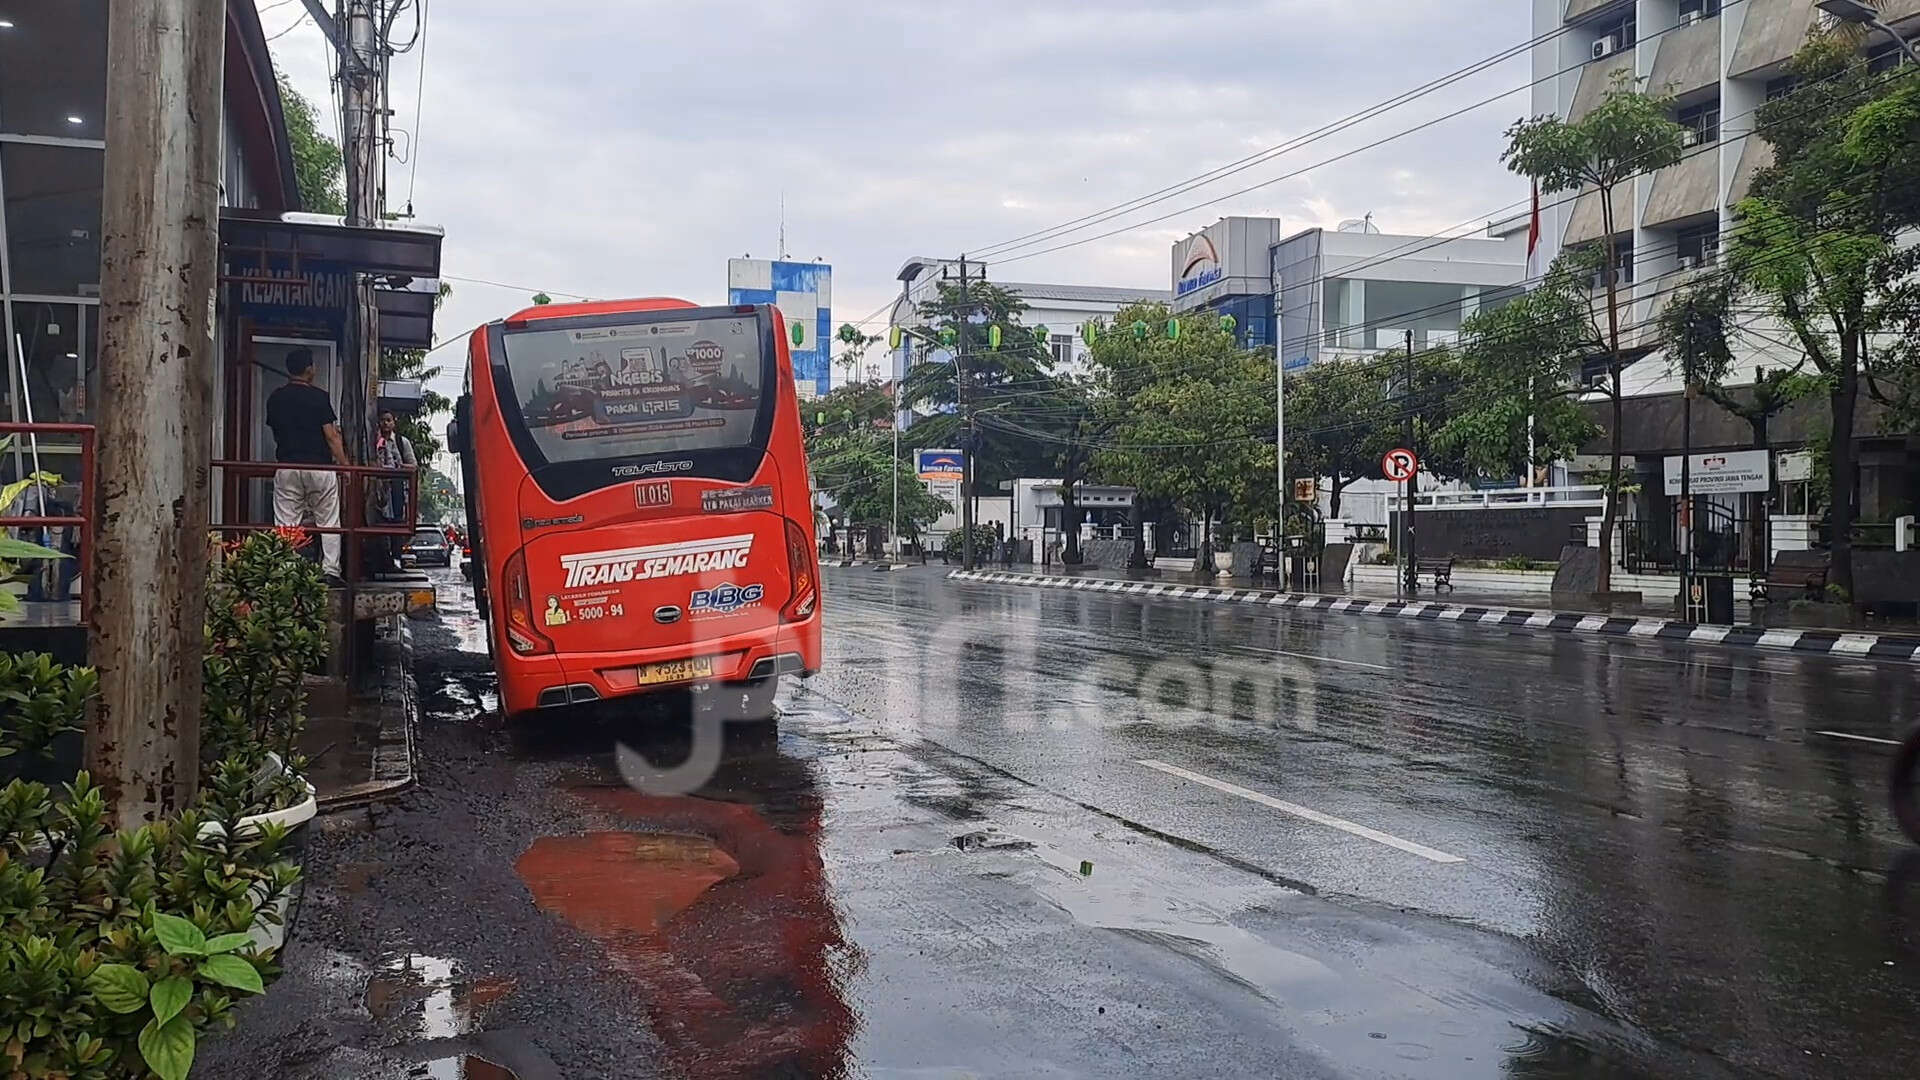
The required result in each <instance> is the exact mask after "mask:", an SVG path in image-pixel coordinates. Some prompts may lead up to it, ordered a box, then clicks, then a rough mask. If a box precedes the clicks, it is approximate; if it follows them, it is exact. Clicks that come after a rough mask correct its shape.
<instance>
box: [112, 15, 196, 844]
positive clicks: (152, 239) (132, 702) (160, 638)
mask: <svg viewBox="0 0 1920 1080" xmlns="http://www.w3.org/2000/svg"><path fill="white" fill-rule="evenodd" d="M107 20H108V32H107V101H108V103H109V107H108V109H107V122H106V135H107V149H106V163H105V168H106V177H105V190H104V192H103V204H102V207H101V232H102V238H101V255H100V402H99V407H98V409H97V413H98V415H99V417H100V425H99V439H100V453H99V466H98V477H97V480H96V490H94V491H90V492H88V493H87V497H88V498H89V499H90V500H91V502H92V505H93V515H94V521H95V537H96V543H95V545H94V549H93V551H91V552H89V553H88V555H89V559H90V563H91V565H89V566H88V568H87V573H88V574H89V575H91V577H90V581H91V583H92V584H91V588H92V590H93V611H92V618H91V624H90V625H89V627H88V638H89V640H88V643H87V647H88V658H89V660H90V661H91V662H92V663H93V665H94V666H95V667H97V668H98V669H99V671H100V698H99V702H98V704H97V706H96V712H95V715H94V718H93V723H91V724H90V725H89V726H88V728H87V738H86V758H87V767H88V769H89V770H90V771H91V772H92V773H93V778H94V780H95V781H96V782H97V783H99V784H100V785H101V787H102V788H103V789H104V792H105V794H106V797H107V805H108V807H109V808H110V813H111V814H112V815H113V822H114V824H115V825H116V826H118V827H121V828H126V827H131V826H135V825H138V824H140V823H141V822H143V821H149V820H152V819H153V818H156V817H159V816H162V815H166V814H170V813H174V812H176V811H178V810H181V809H183V808H185V807H186V806H188V805H190V804H191V803H192V801H193V798H194V794H195V791H196V789H197V788H198V786H199V779H200V698H201V689H202V684H201V670H200V664H201V658H202V656H203V655H204V652H205V648H206V643H205V638H204V633H205V631H204V629H203V627H204V624H205V613H206V599H207V597H206V588H207V563H208V546H209V545H208V539H207V538H208V509H209V507H210V505H211V490H210V486H209V479H208V469H207V459H208V455H209V453H210V452H211V450H212V446H213V439H212V433H213V425H212V420H211V417H212V409H213V372H214V318H215V316H214V290H215V289H216V287H217V286H218V281H219V260H220V237H219V228H220V225H219V222H220V124H219V118H220V73H221V71H222V70H223V65H224V48H225V44H226V4H225V2H224V0H215V2H212V3H207V2H204V0H112V4H111V5H110V6H109V8H108V9H107Z"/></svg>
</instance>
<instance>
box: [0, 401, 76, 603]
mask: <svg viewBox="0 0 1920 1080" xmlns="http://www.w3.org/2000/svg"><path fill="white" fill-rule="evenodd" d="M20 435H25V436H27V437H28V438H30V439H31V438H36V437H38V436H41V435H49V436H51V435H60V436H66V435H72V436H74V437H76V438H78V439H79V441H80V485H79V487H80V491H79V498H77V499H75V500H74V512H73V513H71V514H8V515H7V516H5V517H0V529H38V530H41V531H42V532H43V533H51V532H52V531H53V530H55V529H62V530H65V529H78V530H79V542H78V544H77V545H76V548H75V550H74V551H72V552H69V553H67V554H68V556H69V557H70V558H71V559H72V560H73V565H74V576H73V579H72V581H73V582H77V583H78V585H79V587H80V620H81V622H83V623H84V622H85V621H86V620H87V618H88V616H89V615H91V614H92V611H93V597H92V590H91V589H90V588H89V587H88V586H89V581H90V579H91V575H89V574H88V573H86V568H87V559H89V558H91V557H92V555H93V515H92V514H90V513H88V512H87V503H88V500H90V499H91V498H92V497H93V493H94V443H95V439H96V431H95V428H94V426H93V425H92V424H38V423H36V424H27V423H0V437H12V436H20ZM15 449H17V450H19V451H20V453H22V454H27V453H31V452H32V451H30V450H28V449H27V448H24V447H15ZM36 456H37V455H36ZM32 497H33V495H32V491H31V489H29V490H28V491H27V492H25V493H22V494H21V496H20V502H21V503H22V505H25V504H26V503H27V501H28V500H29V499H31V498H32ZM7 509H9V510H10V509H12V507H8V508H7ZM49 538H50V537H49ZM45 546H47V547H51V548H54V549H55V550H60V545H59V544H47V545H45ZM55 580H56V581H59V580H60V578H59V576H58V571H57V569H56V576H55ZM63 591H64V590H61V589H59V588H56V589H55V592H56V594H59V593H62V592H63ZM67 599H68V597H67V596H65V595H57V596H56V600H58V601H59V602H62V603H64V602H65V601H66V600H67Z"/></svg>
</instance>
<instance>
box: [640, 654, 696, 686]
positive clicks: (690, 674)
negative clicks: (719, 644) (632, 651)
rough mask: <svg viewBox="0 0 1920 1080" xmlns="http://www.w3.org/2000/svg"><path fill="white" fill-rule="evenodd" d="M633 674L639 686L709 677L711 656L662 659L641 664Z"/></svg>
mask: <svg viewBox="0 0 1920 1080" xmlns="http://www.w3.org/2000/svg"><path fill="white" fill-rule="evenodd" d="M635 676H636V678H635V681H636V682H638V683H639V684H640V685H641V686H652V685H653V684H655V683H670V682H686V681H687V680H688V679H706V678H711V677H712V676H713V657H711V656H696V657H694V658H693V659H691V660H663V661H661V662H660V663H658V664H642V665H641V666H640V667H639V668H637V669H636V670H635Z"/></svg>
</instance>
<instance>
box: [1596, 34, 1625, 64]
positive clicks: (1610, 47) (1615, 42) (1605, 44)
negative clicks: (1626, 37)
mask: <svg viewBox="0 0 1920 1080" xmlns="http://www.w3.org/2000/svg"><path fill="white" fill-rule="evenodd" d="M1618 48H1620V39H1619V38H1618V37H1615V36H1614V35H1612V34H1608V35H1607V36H1606V37H1603V38H1601V39H1600V40H1599V41H1596V42H1594V43H1593V58H1594V59H1595V60H1599V59H1602V58H1604V57H1608V56H1612V55H1613V54H1614V51H1615V50H1617V49H1618Z"/></svg>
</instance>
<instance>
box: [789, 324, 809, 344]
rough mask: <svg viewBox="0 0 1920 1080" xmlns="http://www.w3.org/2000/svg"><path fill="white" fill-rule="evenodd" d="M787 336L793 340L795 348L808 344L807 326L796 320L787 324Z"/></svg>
mask: <svg viewBox="0 0 1920 1080" xmlns="http://www.w3.org/2000/svg"><path fill="white" fill-rule="evenodd" d="M787 336H788V337H790V338H792V339H793V344H794V347H795V348H798V347H799V346H802V345H805V344H806V343H807V324H806V323H803V322H800V321H799V320H797V319H796V320H795V321H793V322H790V323H788V324H787Z"/></svg>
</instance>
